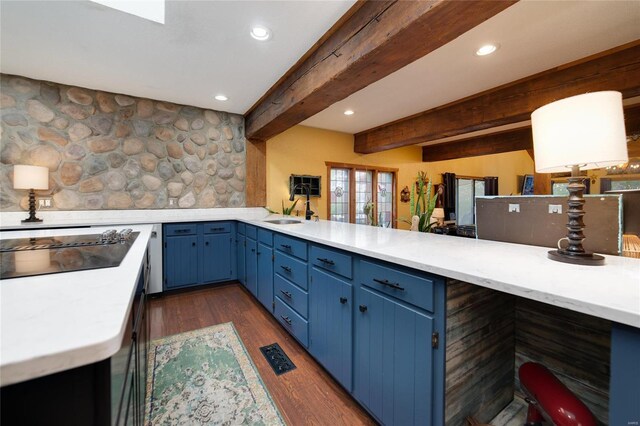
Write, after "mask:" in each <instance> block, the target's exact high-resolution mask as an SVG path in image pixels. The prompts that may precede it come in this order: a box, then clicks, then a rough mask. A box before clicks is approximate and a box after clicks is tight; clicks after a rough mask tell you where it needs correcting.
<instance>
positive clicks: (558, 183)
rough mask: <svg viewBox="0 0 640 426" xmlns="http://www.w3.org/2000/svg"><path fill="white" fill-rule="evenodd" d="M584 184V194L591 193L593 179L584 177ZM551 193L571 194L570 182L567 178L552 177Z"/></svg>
mask: <svg viewBox="0 0 640 426" xmlns="http://www.w3.org/2000/svg"><path fill="white" fill-rule="evenodd" d="M582 183H583V185H584V194H590V193H591V179H589V178H584V179H583V180H582ZM551 194H552V195H564V196H565V197H566V196H568V195H569V182H567V180H565V179H551Z"/></svg>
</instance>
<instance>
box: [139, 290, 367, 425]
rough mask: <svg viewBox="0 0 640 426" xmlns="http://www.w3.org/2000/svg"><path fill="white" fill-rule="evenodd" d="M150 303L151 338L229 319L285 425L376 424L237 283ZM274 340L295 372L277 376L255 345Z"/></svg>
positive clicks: (269, 342) (179, 294)
mask: <svg viewBox="0 0 640 426" xmlns="http://www.w3.org/2000/svg"><path fill="white" fill-rule="evenodd" d="M149 307H150V318H151V338H152V339H155V338H157V337H161V336H167V335H171V334H176V333H181V332H184V331H190V330H195V329H198V328H203V327H208V326H210V325H215V324H220V323H224V322H229V321H231V322H233V324H234V325H235V327H236V329H237V330H238V333H239V334H240V338H241V339H242V341H243V343H244V345H245V346H246V348H247V350H248V351H249V355H250V356H251V358H252V359H253V362H254V363H255V365H256V367H257V368H258V372H259V373H260V376H261V377H262V380H263V381H264V383H265V384H266V386H267V389H269V392H270V393H271V396H272V397H273V399H274V400H275V402H276V404H277V405H278V408H279V409H280V412H281V413H282V415H283V417H284V418H285V421H286V422H287V424H289V425H375V424H376V422H375V421H374V420H373V419H372V418H371V417H370V416H369V415H368V414H367V413H366V412H365V411H364V410H363V409H362V408H361V407H360V406H359V405H358V404H357V403H356V402H355V401H354V400H353V399H352V398H351V396H350V395H349V394H348V393H347V392H346V391H345V390H344V389H342V388H341V387H340V385H339V384H338V383H337V382H336V381H335V380H333V378H332V377H331V376H330V375H329V374H328V373H327V372H326V371H325V370H324V369H323V368H322V367H321V366H320V365H319V364H318V363H317V362H316V361H315V360H314V359H313V358H312V357H311V355H309V354H308V353H307V352H306V351H305V350H304V348H303V347H302V346H301V345H300V344H299V343H298V342H296V341H295V339H294V338H293V337H291V336H290V335H289V334H288V333H287V332H286V331H285V330H284V329H283V328H282V327H281V326H280V324H279V323H278V322H277V321H276V320H275V318H273V317H272V316H271V315H270V314H269V313H268V312H267V310H266V309H264V308H263V307H262V305H261V304H260V303H259V302H258V301H257V300H256V299H254V298H253V297H252V296H251V295H250V294H249V293H248V292H247V291H246V290H245V289H244V287H243V286H242V285H241V284H239V283H235V284H228V285H224V286H218V287H213V288H205V289H197V290H192V291H185V292H181V293H174V294H169V295H163V296H161V297H159V298H156V299H151V302H150V305H149ZM274 342H277V343H279V344H280V346H281V347H282V349H284V351H285V352H286V353H287V355H289V358H291V360H292V361H293V362H294V364H295V365H296V367H297V368H296V369H295V370H293V371H290V372H288V373H285V374H283V375H281V376H276V375H275V373H274V372H273V370H272V369H271V367H270V366H269V364H268V363H267V361H266V360H265V359H264V357H263V356H262V353H261V352H260V349H259V348H260V347H261V346H265V345H268V344H271V343H274Z"/></svg>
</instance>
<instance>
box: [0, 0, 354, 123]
mask: <svg viewBox="0 0 640 426" xmlns="http://www.w3.org/2000/svg"><path fill="white" fill-rule="evenodd" d="M353 3H354V0H346V1H167V2H166V8H165V24H164V25H162V24H159V23H156V22H151V21H148V20H145V19H142V18H139V17H136V16H133V15H130V14H127V13H124V12H120V11H117V10H114V9H111V8H108V7H106V6H103V5H100V4H96V3H92V2H88V1H6V0H2V1H1V2H0V71H1V72H3V73H7V74H18V75H22V76H26V77H31V78H35V79H42V80H49V81H55V82H58V83H65V84H70V85H77V86H81V87H87V88H91V89H99V90H105V91H110V92H116V93H126V94H130V95H135V96H140V97H146V98H151V99H159V100H166V101H171V102H176V103H179V104H187V105H194V106H199V107H204V108H213V109H217V110H223V111H229V112H234V113H240V114H243V113H245V112H246V111H247V110H248V109H249V108H250V107H251V106H252V105H253V104H254V103H255V102H256V101H257V100H258V99H260V97H261V96H262V95H263V94H264V93H265V92H266V91H267V90H268V89H269V88H270V87H271V86H272V85H273V84H274V83H275V82H276V81H277V80H278V79H279V78H280V77H281V76H282V75H283V74H284V73H285V72H286V71H287V70H288V69H289V68H290V67H291V66H292V65H293V64H294V63H295V62H296V61H297V60H298V59H299V58H300V57H301V56H302V55H304V53H305V52H306V51H307V50H308V49H309V48H310V47H311V46H313V44H314V43H315V42H316V41H317V40H318V39H319V38H320V37H321V36H322V35H323V34H324V33H325V32H326V31H327V30H328V29H329V28H331V26H332V25H333V24H334V23H335V22H336V21H337V20H338V19H339V18H340V17H341V16H342V15H343V14H344V13H345V12H346V11H347V10H348V9H349V8H350V7H351V6H352V5H353ZM256 24H261V25H264V26H266V27H268V28H270V29H271V30H272V32H273V38H272V39H271V40H269V41H266V42H258V41H256V40H254V39H253V38H251V37H250V35H249V30H250V28H251V27H252V26H253V25H256ZM218 93H224V94H225V95H227V96H228V97H229V100H228V101H226V102H220V101H216V100H214V99H213V96H214V95H215V94H218Z"/></svg>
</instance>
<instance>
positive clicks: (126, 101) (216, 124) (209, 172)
mask: <svg viewBox="0 0 640 426" xmlns="http://www.w3.org/2000/svg"><path fill="white" fill-rule="evenodd" d="M0 93H1V103H0V108H1V120H2V128H1V139H0V140H1V145H2V147H1V159H0V160H1V176H0V186H1V188H0V209H1V210H2V211H19V210H25V209H27V191H23V190H14V189H13V165H14V164H33V165H40V166H46V167H48V168H49V170H50V172H51V173H50V179H49V188H50V189H49V190H48V191H36V196H37V197H47V196H49V197H52V198H53V207H52V210H92V209H147V208H148V209H157V208H208V207H242V206H244V205H245V176H246V173H245V172H246V164H245V160H246V151H245V142H246V141H245V137H244V118H243V117H242V116H241V115H237V114H229V113H226V112H219V111H212V110H205V109H202V108H196V107H192V106H183V105H176V104H172V103H168V102H161V101H154V100H150V99H142V98H135V97H132V96H127V95H120V94H113V93H106V92H101V91H95V90H89V89H83V88H79V87H73V86H66V85H62V84H55V83H49V82H45V81H37V80H31V79H27V78H24V77H18V76H12V75H6V74H1V75H0ZM170 200H171V201H172V202H173V201H174V202H175V205H171V206H170Z"/></svg>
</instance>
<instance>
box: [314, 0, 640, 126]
mask: <svg viewBox="0 0 640 426" xmlns="http://www.w3.org/2000/svg"><path fill="white" fill-rule="evenodd" d="M638 39H640V1H638V0H633V1H526V0H525V1H521V2H519V3H517V4H515V5H514V6H511V7H509V8H507V9H506V10H504V11H503V12H501V13H499V14H498V15H496V16H494V17H493V18H491V19H489V20H488V21H486V22H484V23H483V24H481V25H479V26H478V27H476V28H474V29H472V30H471V31H469V32H467V33H465V34H463V35H462V36H460V37H458V38H457V39H456V40H454V41H453V42H451V43H449V44H447V45H445V46H443V47H441V48H440V49H437V50H436V51H434V52H432V53H430V54H428V55H426V56H425V57H423V58H421V59H419V60H417V61H415V62H413V63H412V64H410V65H408V66H406V67H404V68H402V69H400V70H398V71H396V72H395V73H393V74H391V75H389V76H387V77H385V78H383V79H382V80H379V81H378V82H376V83H373V84H371V85H369V86H367V87H365V88H364V89H362V90H360V91H359V92H356V93H354V94H353V95H351V96H349V97H348V98H346V99H344V100H342V101H340V102H337V103H335V104H334V105H332V106H330V107H329V108H327V109H325V110H324V111H322V112H320V113H318V114H316V115H315V116H313V117H311V118H309V119H307V120H305V121H304V122H303V123H302V124H304V125H307V126H312V127H320V128H324V129H331V130H339V131H342V132H347V133H357V132H360V131H363V130H367V129H370V128H372V127H375V126H379V125H382V124H385V123H388V122H391V121H393V120H397V119H400V118H403V117H407V116H409V115H413V114H416V113H418V112H421V111H425V110H428V109H431V108H435V107H437V106H441V105H444V104H447V103H449V102H453V101H455V100H458V99H461V98H464V97H466V96H470V95H473V94H475V93H478V92H481V91H484V90H487V89H491V88H493V87H496V86H499V85H501V84H505V83H508V82H511V81H514V80H517V79H520V78H523V77H526V76H529V75H532V74H535V73H537V72H540V71H544V70H547V69H549V68H552V67H555V66H558V65H562V64H565V63H567V62H571V61H574V60H577V59H580V58H584V57H586V56H589V55H591V54H594V53H598V52H601V51H604V50H607V49H609V48H612V47H615V46H619V45H621V44H624V43H628V42H630V41H634V40H638ZM488 42H492V43H499V44H500V49H499V50H497V51H496V52H495V53H493V54H492V55H489V56H484V57H479V56H476V55H475V51H476V50H477V49H478V47H480V46H481V45H483V44H485V43H488ZM347 109H352V110H354V111H355V114H354V115H351V116H345V115H344V114H343V113H344V111H345V110H347Z"/></svg>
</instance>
